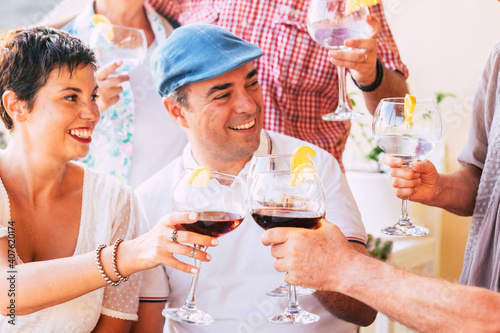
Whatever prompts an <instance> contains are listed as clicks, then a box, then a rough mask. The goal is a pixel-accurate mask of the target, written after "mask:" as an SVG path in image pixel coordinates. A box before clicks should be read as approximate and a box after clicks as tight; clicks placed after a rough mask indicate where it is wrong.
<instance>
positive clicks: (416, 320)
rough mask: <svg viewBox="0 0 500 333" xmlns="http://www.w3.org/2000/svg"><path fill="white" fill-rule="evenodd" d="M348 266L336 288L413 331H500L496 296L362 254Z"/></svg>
mask: <svg viewBox="0 0 500 333" xmlns="http://www.w3.org/2000/svg"><path fill="white" fill-rule="evenodd" d="M346 263H347V261H346ZM348 265H349V267H347V269H345V270H342V272H343V274H342V278H341V280H340V281H339V282H338V285H337V287H335V286H332V289H336V290H338V291H339V292H342V293H345V294H346V295H349V296H351V297H354V298H356V299H359V300H360V301H362V302H364V303H366V304H368V305H370V306H372V307H373V308H375V309H377V310H379V311H380V312H382V313H384V314H386V315H388V316H389V317H391V318H393V319H394V320H396V321H398V322H400V323H402V324H404V325H406V326H408V327H410V328H412V329H415V330H418V331H419V332H438V331H439V332H458V331H460V332H498V331H500V319H499V317H498V316H496V315H493V314H492V312H491V311H492V309H500V295H499V294H497V293H494V292H492V291H488V290H485V289H481V288H476V287H467V286H462V285H458V284H452V283H450V282H447V281H441V280H436V279H431V278H426V277H422V276H418V275H414V274H411V273H408V272H406V271H403V270H401V269H398V268H396V267H393V266H391V265H388V264H385V263H383V262H380V261H377V260H374V259H371V258H368V257H366V256H363V255H357V254H355V255H354V256H353V258H351V260H349V261H348ZM332 269H335V268H332ZM360 272H362V273H360ZM332 274H335V273H334V272H332ZM337 274H338V273H337Z"/></svg>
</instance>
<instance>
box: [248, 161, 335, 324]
mask: <svg viewBox="0 0 500 333" xmlns="http://www.w3.org/2000/svg"><path fill="white" fill-rule="evenodd" d="M250 172H251V174H250V179H249V180H248V184H249V196H248V205H249V209H250V213H251V214H252V217H253V219H254V220H255V222H257V224H258V225H259V226H260V227H262V228H263V229H269V228H276V227H292V228H307V229H313V228H315V227H316V226H317V225H318V223H319V221H320V220H321V218H323V216H324V215H325V206H326V202H325V201H326V200H325V193H324V189H323V184H322V183H321V179H320V177H319V175H318V173H317V171H316V168H315V166H314V162H313V159H312V157H311V156H310V155H309V154H303V155H302V156H301V155H268V156H262V157H254V159H253V160H252V164H251V167H250ZM318 320H319V316H318V315H316V314H313V313H310V312H307V311H304V310H302V308H301V307H300V306H299V302H298V299H297V292H296V286H293V285H289V291H288V304H287V308H286V309H285V310H284V312H282V313H280V314H278V315H275V316H273V317H271V318H269V321H270V322H272V323H276V324H309V323H313V322H316V321H318Z"/></svg>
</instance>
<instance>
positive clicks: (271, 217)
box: [252, 208, 322, 230]
mask: <svg viewBox="0 0 500 333" xmlns="http://www.w3.org/2000/svg"><path fill="white" fill-rule="evenodd" d="M252 217H253V219H254V220H255V222H257V224H258V225H260V226H261V228H264V229H266V230H267V229H270V228H277V227H293V228H305V229H313V228H315V227H316V226H317V225H318V223H319V220H320V219H321V218H322V216H318V213H317V212H312V211H307V210H290V209H280V208H275V209H256V210H254V211H252Z"/></svg>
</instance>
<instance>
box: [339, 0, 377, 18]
mask: <svg viewBox="0 0 500 333" xmlns="http://www.w3.org/2000/svg"><path fill="white" fill-rule="evenodd" d="M376 4H378V0H347V1H346V2H345V13H346V14H347V15H349V14H351V13H354V12H357V11H358V10H360V8H361V7H360V6H363V7H370V6H374V5H376Z"/></svg>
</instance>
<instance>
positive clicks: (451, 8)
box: [383, 0, 500, 166]
mask: <svg viewBox="0 0 500 333" xmlns="http://www.w3.org/2000/svg"><path fill="white" fill-rule="evenodd" d="M383 3H384V6H385V9H386V15H387V19H388V20H389V24H390V26H391V29H392V31H393V33H394V37H395V39H396V42H397V44H398V47H399V50H400V53H401V56H402V58H403V61H404V62H405V63H406V64H407V66H408V67H409V69H410V77H409V79H408V83H409V86H410V90H411V92H412V93H413V94H414V95H416V96H422V97H424V96H429V97H430V96H432V93H433V92H435V91H444V92H451V93H454V94H456V95H457V99H456V100H454V101H450V100H447V101H446V102H445V103H443V104H442V108H441V112H442V116H443V125H444V132H443V139H444V141H445V143H446V144H447V148H448V156H449V157H450V158H451V159H455V158H456V155H457V154H458V153H459V152H460V151H461V148H462V147H463V145H464V142H465V139H466V136H467V135H466V134H467V132H468V123H469V116H470V111H471V103H472V96H473V94H474V92H475V89H476V85H477V83H478V82H479V78H480V75H481V73H482V69H483V66H484V64H485V62H486V60H487V57H488V55H489V52H490V50H491V49H492V47H493V45H494V44H495V43H496V41H499V40H500V3H499V2H498V1H494V0H479V1H470V0H386V1H384V0H383ZM448 162H449V164H452V165H453V163H455V162H452V161H451V160H450V161H448ZM452 165H450V166H452Z"/></svg>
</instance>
